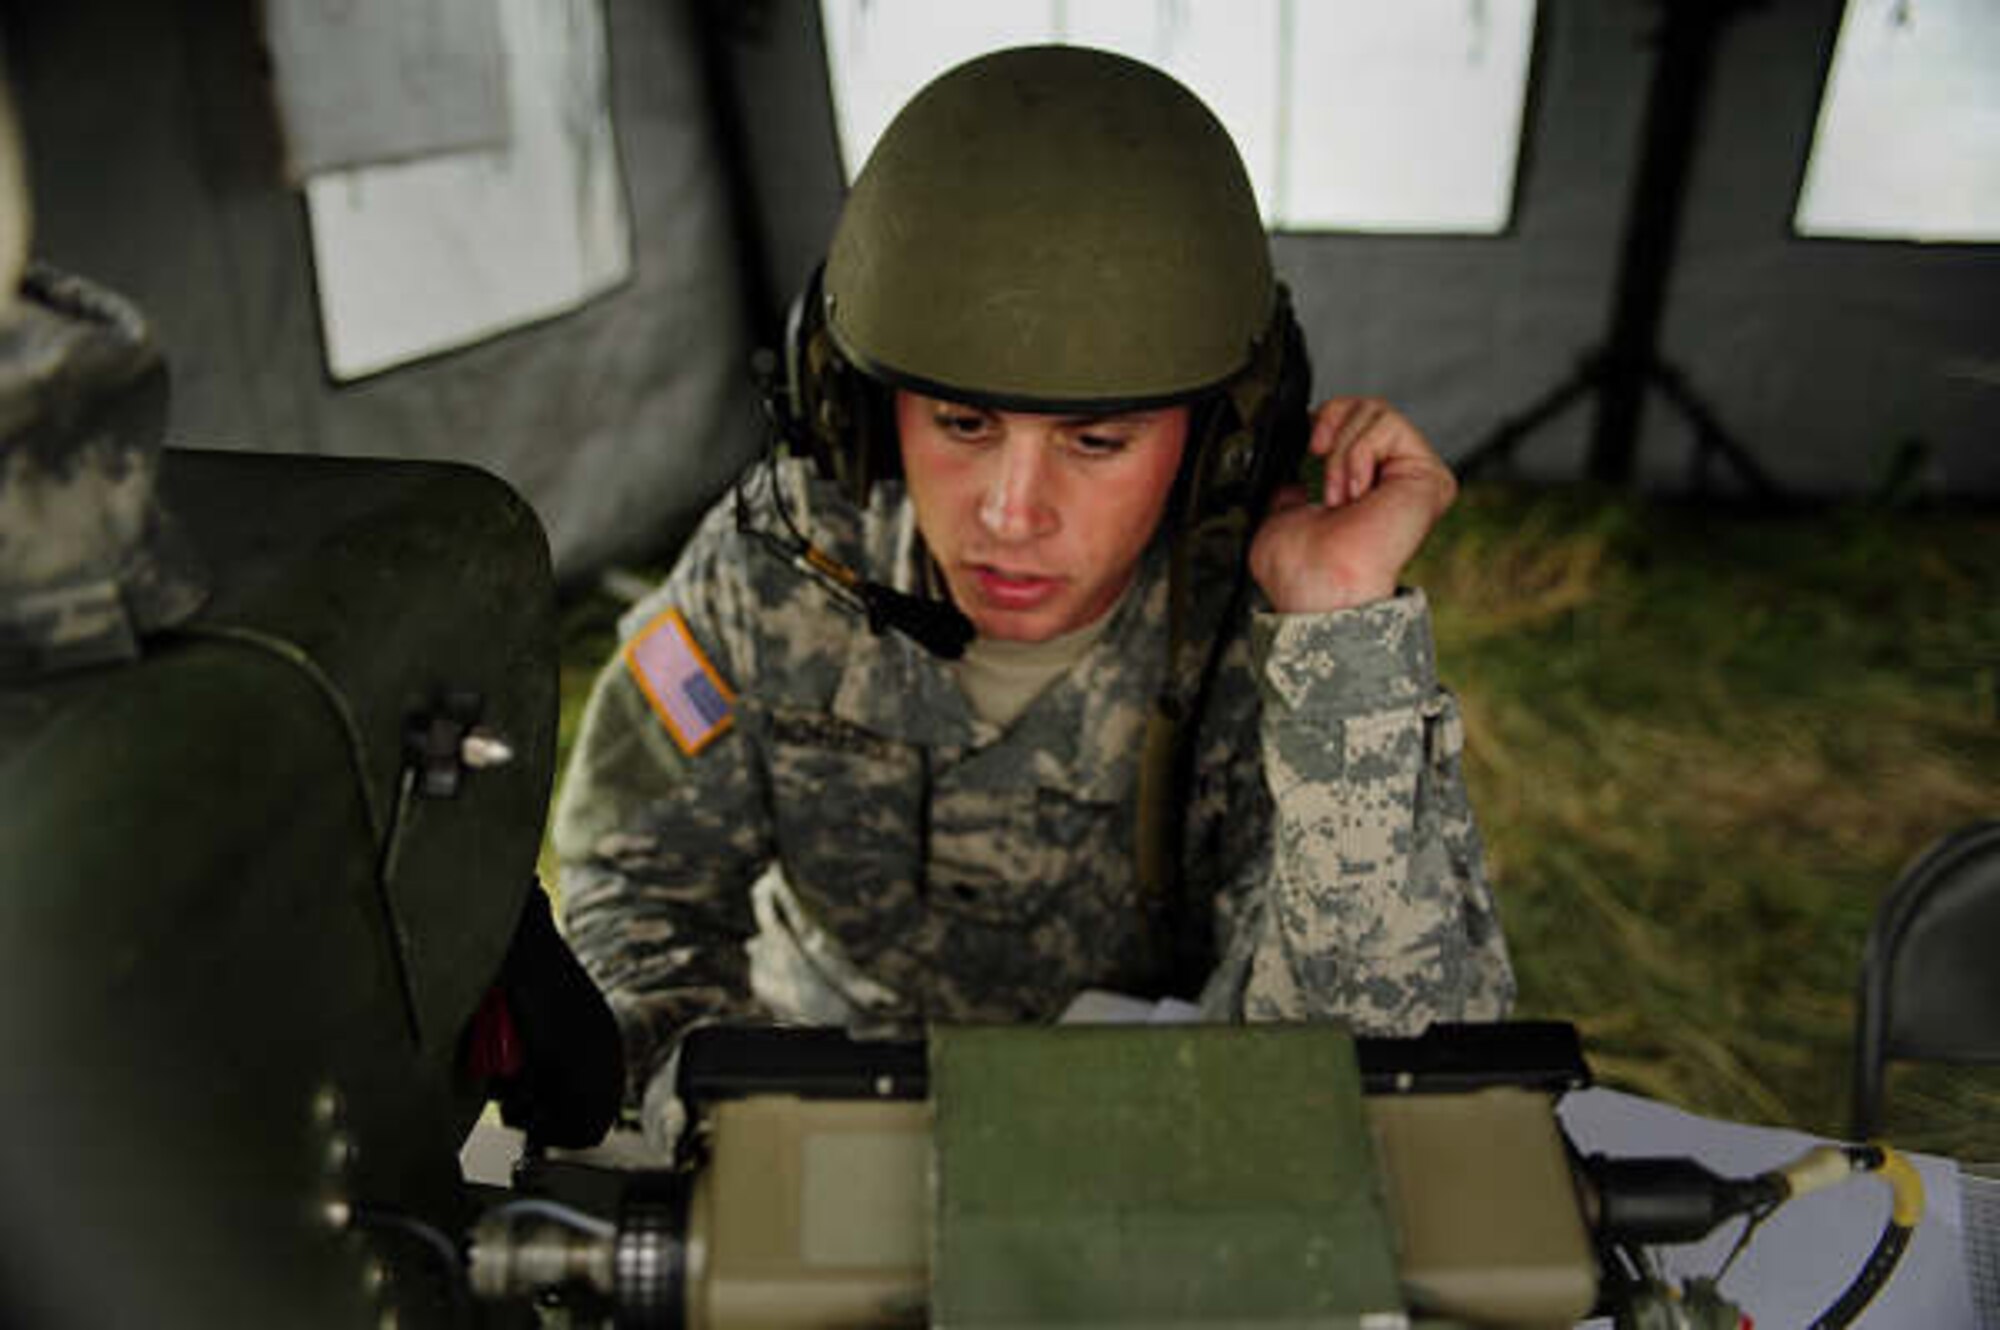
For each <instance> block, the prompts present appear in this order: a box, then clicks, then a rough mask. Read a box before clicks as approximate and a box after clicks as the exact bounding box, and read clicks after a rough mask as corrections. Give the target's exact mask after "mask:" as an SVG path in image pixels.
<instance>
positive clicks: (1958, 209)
mask: <svg viewBox="0 0 2000 1330" xmlns="http://www.w3.org/2000/svg"><path fill="white" fill-rule="evenodd" d="M1793 226H1794V227H1795V228H1796V229H1797V230H1798V232H1799V234H1801V235H1806V236H1826V237H1841V238H1847V239H1863V240H1920V241H1976V242H1990V241H1993V240H2000V4H1995V3H1993V0H1848V4H1847V12H1846V14H1845V16H1844V17H1843V18H1842V20H1841V25H1840V39H1839V42H1838V43H1837V45H1836V46H1835V49H1834V54H1833V64H1832V66H1831V68H1830V70H1829V71H1828V74H1827V80H1826V88H1825V91H1824V92H1822V94H1821V97H1820V108H1819V123H1818V125H1817V127H1816V128H1815V130H1814V133H1813V146H1812V155H1811V156H1810V157H1809V158H1808V159H1807V161H1806V172H1805V183H1804V186H1803V187H1802V188H1801V189H1800V191H1799V202H1798V210H1797V212H1796V213H1795V214H1794V216H1793Z"/></svg>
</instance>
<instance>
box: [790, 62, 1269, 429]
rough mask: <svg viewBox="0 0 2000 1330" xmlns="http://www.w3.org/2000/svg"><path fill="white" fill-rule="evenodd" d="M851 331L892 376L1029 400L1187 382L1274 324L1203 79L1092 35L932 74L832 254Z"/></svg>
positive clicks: (1014, 402)
mask: <svg viewBox="0 0 2000 1330" xmlns="http://www.w3.org/2000/svg"><path fill="white" fill-rule="evenodd" d="M823 298H824V300H825V311H826V322H827V326H828V328H829V329H830V330H831V332H832V334H833V338H834V341H835V343H836V344H837V345H838V346H839V347H840V349H841V350H842V352H844V353H845V354H846V355H847V356H848V358H849V359H851V360H852V361H853V362H854V363H855V364H856V365H858V366H860V367H861V368H863V369H865V370H867V371H869V372H870V373H873V374H875V375H878V376H879V377H881V378H884V379H887V380H889V381H890V382H893V383H897V384H902V385H907V386H912V387H918V388H923V387H926V386H930V387H936V388H941V389H945V390H948V391H950V392H952V393H957V394H970V395H971V396H973V397H974V398H976V399H977V400H979V401H981V402H984V403H988V404H992V405H995V406H1001V407H1013V408H1016V409H1022V410H1037V409H1039V410H1068V409H1078V408H1087V407H1097V406H1105V405H1111V406H1124V405H1135V404H1159V403H1165V402H1174V401H1181V400H1185V399H1187V398H1190V397H1193V396H1194V395H1196V394H1198V393H1200V392H1202V391H1204V390H1206V389H1210V388H1214V387H1216V386H1218V385H1220V384H1221V383H1223V382H1224V381H1226V380H1227V379H1229V378H1231V377H1232V376H1234V375H1235V374H1237V373H1238V372H1239V371H1241V370H1242V369H1243V368H1244V367H1245V366H1246V365H1248V364H1249V363H1250V359H1251V357H1252V355H1253V353H1254V351H1255V348H1256V345H1257V343H1258V341H1259V339H1260V338H1262V337H1263V335H1264V332H1265V329H1266V328H1267V326H1268V325H1269V323H1270V320H1271V312H1272V302H1273V298H1274V290H1273V285H1272V281H1271V262H1270V254H1269V246H1268V243H1267V242H1266V240H1265V236H1264V226H1263V223H1262V221H1261V220H1260V219H1259V217H1258V214H1257V200H1256V197H1255V196H1254V195H1253V194H1252V193H1251V190H1250V181H1249V178H1248V177H1247V176H1246V175H1245V174H1244V170H1243V163H1242V161H1241V159H1239V158H1238V156H1237V153H1236V147H1235V145H1234V144H1233V143H1232V142H1231V141H1230V139H1229V135H1228V133H1227V131H1225V130H1224V129H1223V127H1222V125H1221V124H1220V123H1218V122H1217V120H1216V118H1215V117H1214V115H1212V114H1211V113H1210V112H1209V110H1208V108H1207V107H1205V106H1203V105H1202V104H1201V102H1200V101H1199V100H1198V99H1196V98H1195V97H1194V96H1193V95H1192V94H1191V93H1189V92H1188V91H1187V89H1185V88H1183V87H1182V86H1181V85H1180V84H1178V83H1176V82H1175V81H1174V80H1173V79H1171V78H1169V77H1168V76H1167V75H1165V74H1163V73H1161V72H1160V71H1159V70H1157V69H1154V68H1152V67H1151V66H1149V65H1144V64H1140V63H1139V62H1137V61H1134V60H1127V59H1125V58H1123V57H1121V56H1116V55H1111V54H1108V53H1106V52H1102V51H1092V50H1086V49H1083V48H1080V47H1068V46H1047V47H1031V48H1027V49H1022V50H1012V51H1002V52H999V53H997V54H994V55H990V56H986V57H984V58H982V59H978V60H974V61H972V62H970V63H969V64H965V65H961V66H959V67H958V68H957V69H955V70H953V71H951V72H950V73H948V74H946V75H944V76H943V77H942V78H939V79H938V80H936V81H935V82H933V83H932V84H930V86H928V87H926V88H925V89H923V90H922V91H921V92H919V93H918V94H917V95H916V97H915V98H913V99H912V100H911V101H910V103H909V105H908V106H906V107H905V108H904V109H903V111H902V113H901V114H899V115H898V116H897V117H896V119H895V120H894V122H893V123H891V124H890V126H889V128H888V129H887V131H886V132H884V134H883V135H882V138H881V141H880V142H879V143H878V144H877V145H876V148H875V151H874V153H873V154H872V155H871V156H870V157H869V159H868V164H867V167H866V169H864V170H863V171H862V172H861V175H860V178H859V179H857V180H856V181H855V183H854V191H853V194H852V195H851V196H850V197H849V199H848V201H847V205H846V207H845V209H844V210H843V211H842V213H841V218H840V226H839V229H838V230H837V231H836V232H835V234H834V239H833V247H832V249H831V251H830V253H829V254H828V256H827V263H826V279H825V284H824V291H823Z"/></svg>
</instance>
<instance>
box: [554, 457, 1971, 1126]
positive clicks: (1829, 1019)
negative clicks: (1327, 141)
mask: <svg viewBox="0 0 2000 1330" xmlns="http://www.w3.org/2000/svg"><path fill="white" fill-rule="evenodd" d="M1996 551H2000V514H1995V513H1991V512H1986V513H1979V512H1952V513H1921V512H1883V511H1875V510H1869V509H1862V508H1855V509H1842V510H1833V511H1825V512H1819V513H1814V514H1810V515H1771V514H1751V513H1741V512H1730V511H1712V510H1702V509H1697V508H1692V507H1681V506H1668V505H1661V504H1654V503H1647V502H1642V501H1639V500H1635V499H1631V498H1628V497H1620V496H1606V495H1600V494H1593V493H1590V492H1587V491H1580V490H1557V491H1521V490H1510V489H1505V488H1498V487H1490V486H1486V487H1482V486H1474V487H1471V488H1469V489H1468V490H1467V492H1466V494H1465V495H1464V497H1463V498H1462V499H1461V500H1460V503H1459V505H1458V507H1457V508H1456V509H1454V511H1453V513H1452V514H1451V516H1450V517H1449V518H1448V519H1447V521H1446V522H1445V524H1444V525H1443V526H1442V527H1441V528H1440V529H1439V530H1438V531H1437V532H1436V533H1435V534H1434V535H1433V536H1432V538H1431V540H1430V542H1429V543H1428V545H1427V546H1426V548H1425V551H1424V553H1423V555H1422V556H1421V558H1420V560H1419V562H1418V564H1417V565H1416V567H1415V568H1413V569H1412V570H1411V573H1410V580H1411V581H1413V582H1416V583H1419V584H1421V585H1423V586H1425V587H1426V588H1427V590H1428V591H1429V593H1430V596H1431V599H1432V603H1433V605H1434V606H1435V609H1436V627H1437V634H1438V648H1439V655H1440V658H1441V660H1442V662H1443V668H1444V671H1445V674H1446V677H1447V679H1448V681H1449V682H1450V683H1451V684H1452V685H1453V687H1454V688H1455V689H1456V690H1457V691H1458V693H1459V695H1460V697H1461V700H1462V702H1463V704H1464V708H1465V713H1466V720H1467V731H1468V765H1467V775H1468V779H1469V781H1470V783H1471V786H1472V795H1473V799H1474V802H1475V805H1476V807H1477V808H1478V810H1479V815H1480V821H1481V826H1482V828H1483V830H1484V833H1485V836H1486V842H1487V851H1488V859H1489V866H1490V868H1491V871H1492V873H1493V877H1494V880H1495V884H1496V887H1497V889H1498V891H1499V893H1500V897H1501V909H1502V912H1503V915H1504V917H1505V920H1506V925H1507V931H1508V936H1509V940H1510V942H1511V944H1512V947H1513V951H1514V957H1515V963H1516V968H1517V970H1518V972H1519V975H1520V979H1521V1006H1520V1014H1522V1015H1531V1016H1548V1017H1558V1018H1562V1019H1567V1020H1572V1021H1574V1022H1575V1023H1576V1024H1577V1026H1578V1027H1579V1029H1580V1030H1581V1031H1582V1033H1583V1037H1584V1042H1585V1047H1586V1049H1587V1050H1588V1052H1589V1056H1590V1059H1591V1062H1592V1065H1593V1067H1594V1068H1595V1069H1596V1071H1597V1073H1598V1075H1599V1078H1600V1079H1601V1080H1602V1081H1604V1082H1605V1083H1607V1084H1611V1085H1616V1086H1619V1087H1622V1088H1625V1089H1629V1090H1633V1091H1635V1092H1637V1093H1640V1094H1645V1095H1648V1096H1651V1097H1654V1098H1657V1099H1662V1100H1665V1101H1668V1102H1671V1103H1675V1104H1679V1105H1681V1106H1683V1107H1686V1108H1689V1109H1693V1110H1695V1111H1698V1112H1705V1113H1710V1114H1714V1115H1716V1116H1720V1117H1726V1118H1732V1119H1738V1120H1745V1121H1756V1122H1766V1123H1773V1124H1781V1125H1789V1126H1796V1127H1800V1128H1803V1129H1805V1130H1808V1131H1812V1132H1816V1133H1823V1134H1829V1135H1837V1134H1840V1133H1841V1132H1843V1131H1844V1130H1845V1126H1846V1116H1847V1104H1848V1057H1849V1049H1850V1041H1851V1039H1852V1029H1853V1020H1854V1007H1853V989H1854V980H1855V976H1856V975H1857V973H1858V969H1859V965H1860V957H1861V950H1862V944H1863V940H1864V938H1865V937H1866V934H1867V929H1868V925H1869V921H1870V919H1871V918H1872V915H1873V912H1874V909H1875V906H1876V903H1877V901H1878V900H1879V899H1880V897H1881V896H1882V894H1883V893H1884V892H1886V891H1887V889H1888V887H1889V885H1890V884H1891V883H1892V882H1893V880H1894V879H1895V876H1896V874H1897V872H1898V871H1899V870H1900V869H1901V868H1902V866H1903V865H1904V864H1905V863H1907V862H1908V860H1909V859H1910V858H1911V857H1912V856H1914V855H1915V854H1916V853H1917V852H1918V851H1919V850H1920V849H1921V848H1922V847H1923V846H1924V845H1926V844H1927V843H1929V842H1930V841H1931V840H1933V839H1935V838H1936V837H1938V836H1940V835H1942V834H1944V833H1945V832H1947V831H1949V830H1951V829H1952V828H1954V827H1957V826H1960V825H1962V824H1964V823H1966V822H1968V821H1971V820H1973V819H1975V818H1978V817H1982V816H1987V817H1990V816H1995V815H2000V679H1996V666H2000V557H1996V554H1995V552H1996ZM617 609H618V607H617V604H616V602H614V601H613V600H611V599H610V598H609V597H607V596H603V595H601V594H599V595H591V596H588V597H586V598H584V599H582V600H579V601H577V602H574V603H572V604H571V605H570V606H568V607H567V608H566V610H565V619H564V633H565V647H564V662H565V663H564V667H563V711H562V739H561V742H562V744H563V745H564V747H565V750H566V748H567V745H568V743H569V742H570V740H571V739H572V737H573V736H574V734H575V726H576V720H577V718H578V716H579V715H580V713H581V708H582V701H583V696H584V693H585V691H586V690H587V688H588V685H589V681H590V678H591V676H592V675H593V674H594V672H595V670H596V668H597V666H598V664H599V663H600V662H602V660H603V659H604V658H605V656H606V655H607V654H608V652H609V651H610V649H611V646H612V642H613V628H612V624H613V621H614V619H615V616H616V613H617ZM1996 945H2000V940H1996ZM1889 1104H1890V1117H1889V1129H1890V1134H1891V1135H1892V1136H1893V1137H1894V1138H1895V1139H1897V1140H1899V1141H1902V1142H1903V1143H1905V1144H1907V1145H1909V1146H1911V1147H1912V1148H1918V1149H1926V1150H1935V1151H1939V1152H1944V1153H1951V1154H1956V1155H1959V1156H1960V1157H1963V1158H1977V1159H1985V1160H2000V1069H1995V1070H1993V1071H1988V1070H1986V1069H1977V1070H1964V1069H1949V1068H1931V1067H1924V1068H1911V1069H1907V1070H1906V1071H1903V1072H1900V1073H1899V1074H1897V1075H1896V1076H1895V1077H1893V1078H1892V1080H1891V1083H1890V1097H1889Z"/></svg>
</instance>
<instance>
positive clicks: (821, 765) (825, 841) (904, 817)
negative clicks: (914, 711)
mask: <svg viewBox="0 0 2000 1330" xmlns="http://www.w3.org/2000/svg"><path fill="white" fill-rule="evenodd" d="M770 732H771V743H770V776H771V802H772V809H771V817H772V823H773V825H774V826H775V827H776V830H777V839H778V853H779V858H780V859H781V861H782V862H783V864H784V867H785V875H786V877H787V879H788V880H789V881H790V882H791V883H792V886H793V888H794V890H795V891H796V892H797V894H798V896H799V899H800V900H801V902H802V903H803V904H805V906H806V907H807V908H808V909H809V910H811V911H812V912H813V914H814V916H815V917H816V918H817V919H818V921H819V922H820V923H821V924H822V925H824V926H826V927H828V928H830V929H831V930H832V931H833V932H834V934H835V935H836V936H837V937H839V938H841V939H842V940H843V942H846V943H848V944H849V945H850V946H851V945H853V944H854V942H855V941H856V940H858V939H867V938H873V937H879V936H881V935H882V933H883V932H884V931H885V926H886V925H893V924H894V923H895V922H899V921H898V920H897V918H896V917H897V916H899V915H907V914H908V913H910V912H911V911H914V910H915V908H916V906H917V904H918V900H917V894H916V880H917V868H918V846H919V844H920V842H921V828H922V824H923V763H922V760H921V758H920V756H919V754H918V753H917V751H916V750H915V749H913V748H910V747H908V746H907V745H904V744H899V743H896V742H894V741H893V740H889V739H885V738H883V737H882V736H880V735H878V734H872V733H870V732H869V731H867V730H863V729H861V728H859V727H857V726H854V725H850V724H848V723H847V722H845V721H841V720H837V719H835V718H834V717H831V716H828V715H826V714H824V713H822V712H815V711H785V710H778V709H773V710H772V712H771V713H770ZM900 922H903V923H907V922H908V921H907V919H904V920H901V921H900Z"/></svg>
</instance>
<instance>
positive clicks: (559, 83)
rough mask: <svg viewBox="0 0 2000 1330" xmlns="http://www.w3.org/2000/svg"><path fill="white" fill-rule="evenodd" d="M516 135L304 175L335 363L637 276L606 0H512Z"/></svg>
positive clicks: (471, 334) (357, 365)
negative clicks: (614, 120)
mask: <svg viewBox="0 0 2000 1330" xmlns="http://www.w3.org/2000/svg"><path fill="white" fill-rule="evenodd" d="M498 9H499V14H500V36H501V43H502V46H503V48H504V49H505V51H506V56H507V65H508V75H507V100H508V114H509V120H510V127H511V143H510V145H509V146H508V147H507V148H506V149H503V150H494V151H478V152H464V153H452V154H448V155H443V156H437V157H431V158H426V159H423V160H419V161H412V162H400V163H391V164H385V165H381V166H370V167H362V168H357V169H353V170H342V171H329V172H325V173H323V174H320V175H316V176H314V177H312V178H311V179H310V180H308V181H307V182H306V204H307V209H308V211H309V213H310V216H311V221H312V240H313V259H314V264H315V268H316V272H317V277H318V282H319V302H320V327H321V332H322V335H323V337H324V340H325V344H326V358H327V368H328V370H329V372H331V374H332V375H333V377H334V378H336V379H342V380H345V379H353V378H358V377H360V376H362V375H365V374H373V373H376V372H379V371H381V370H385V369H389V368H391V367H393V366H395V365H400V364H404V363H406V362H408V361H411V360H415V359H418V358H420V357H422V356H426V355H431V354H435V353H437V352H439V351H445V350H450V349H452V348H454V347H460V346H465V345H468V344H469V343H472V342H476V341H479V340H481V339H483V338H486V337H490V336H493V335H494V334H496V333H501V332H505V331H507V330H509V329H512V328H517V327H520V326H521V325H523V324H527V323H532V322H535V321H537V320H540V319H544V318H548V317H550V316H552V315H556V314H561V313H564V312H566V311H569V310H572V309H575V308H576V307H578V306H579V305H582V304H583V303H584V302H586V301H588V300H589V299H591V298H592V297H593V296H596V295H599V294H601V293H603V292H604V291H606V290H609V289H610V288H612V287H614V286H617V285H618V284H619V283H621V282H623V281H624V280H625V279H626V278H627V277H628V276H629V275H630V273H631V266H632V260H631V229H630V224H629V222H628V220H627V218H626V214H625V194H624V188H623V185H622V183H621V181H620V178H619V173H618V158H617V152H616V145H615V142H614V140H613V135H612V127H611V113H610V104H609V90H610V89H609V80H608V77H607V72H608V71H607V59H606V50H605V40H604V23H603V13H602V10H601V9H600V8H599V0H500V2H499V5H498Z"/></svg>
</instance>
